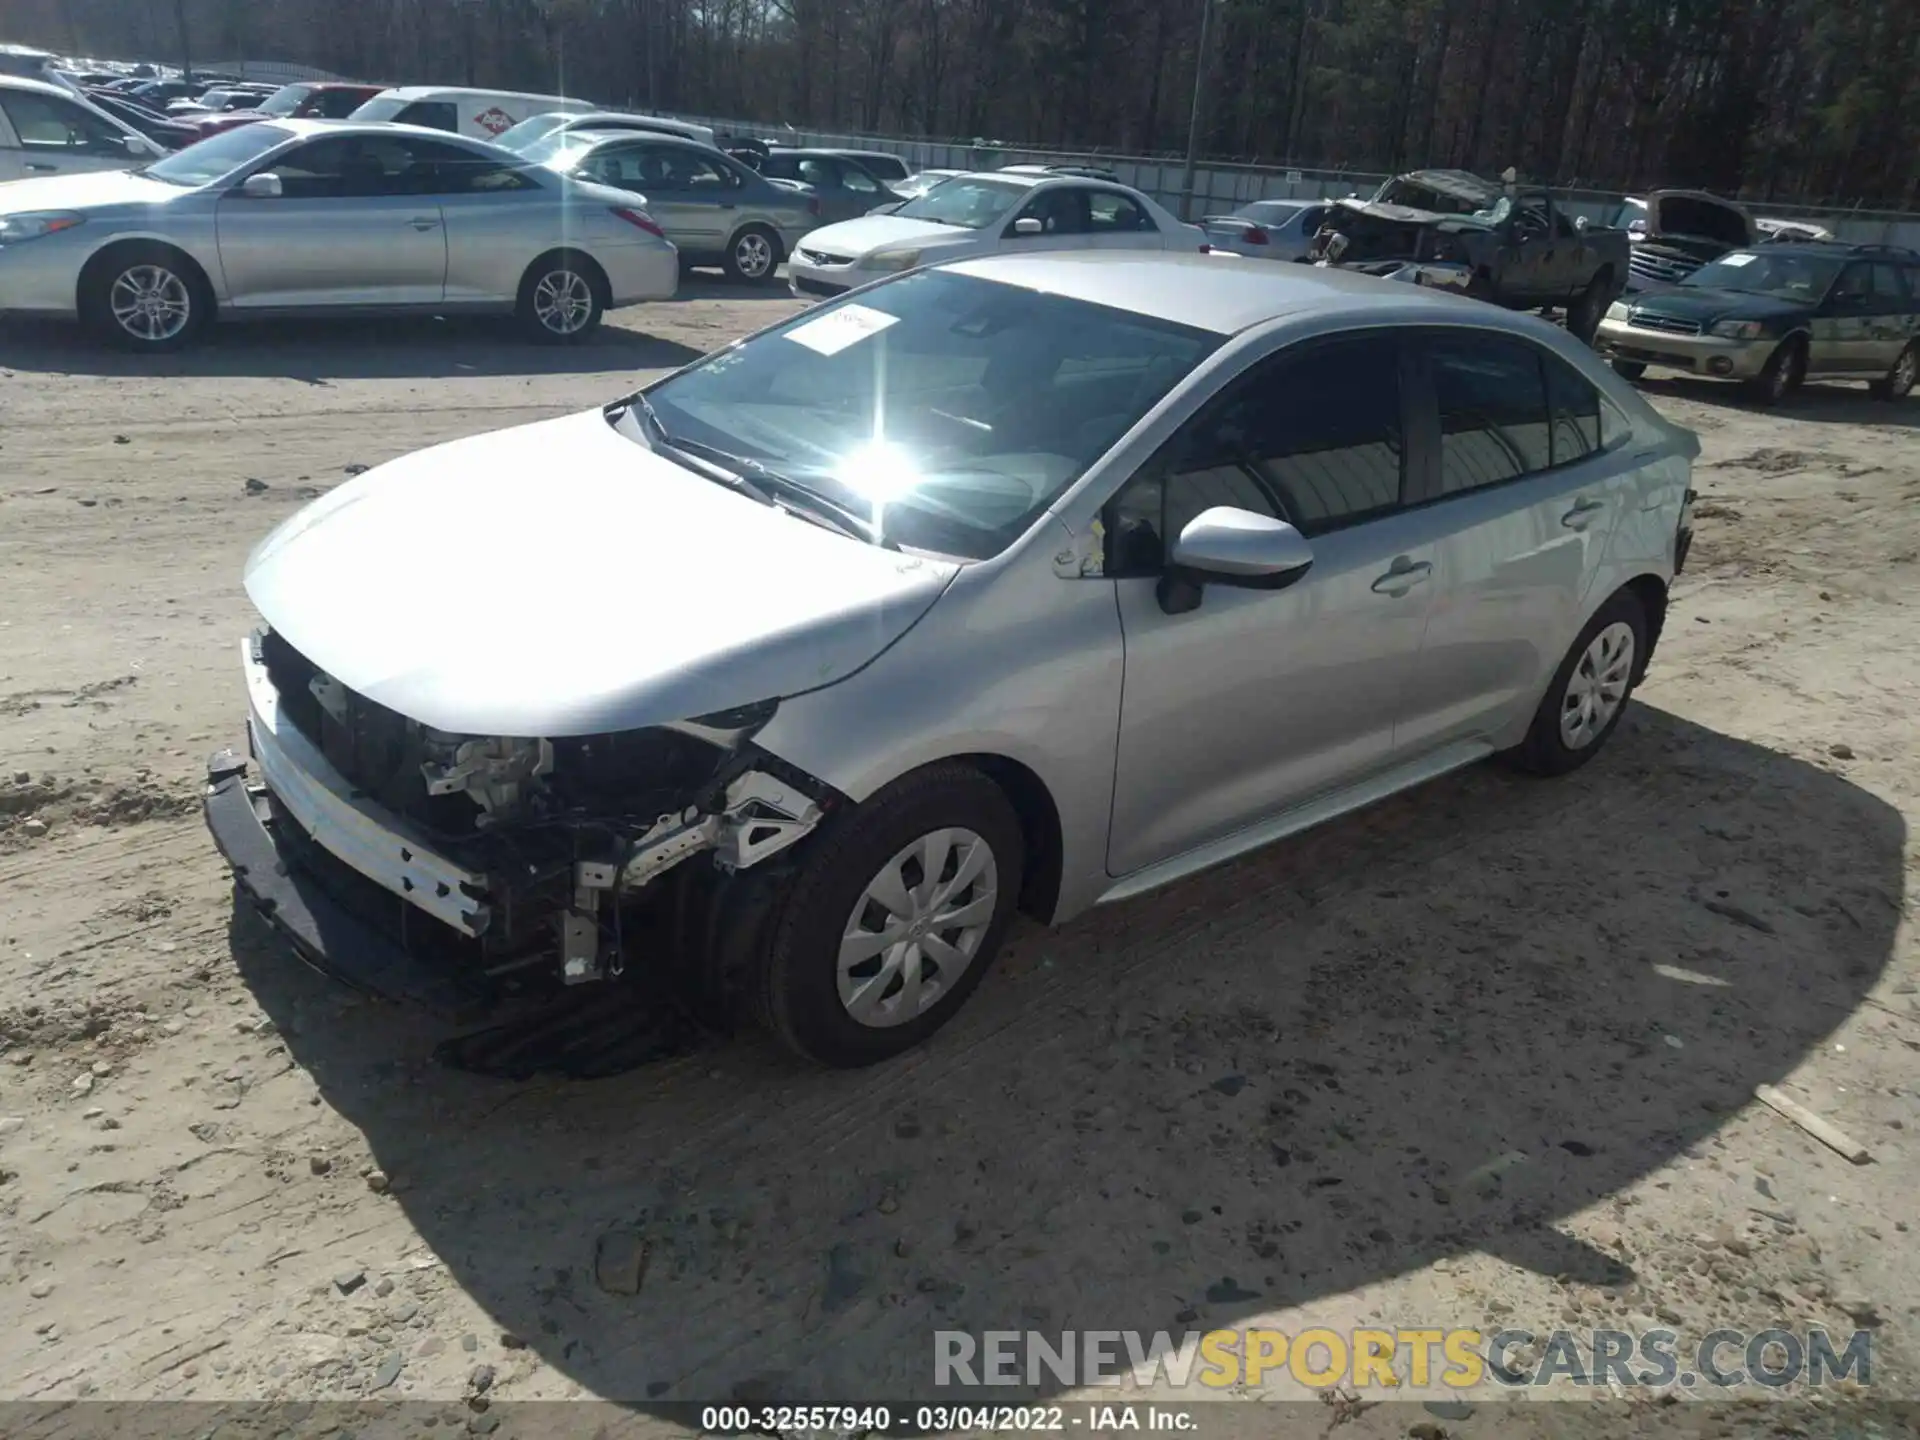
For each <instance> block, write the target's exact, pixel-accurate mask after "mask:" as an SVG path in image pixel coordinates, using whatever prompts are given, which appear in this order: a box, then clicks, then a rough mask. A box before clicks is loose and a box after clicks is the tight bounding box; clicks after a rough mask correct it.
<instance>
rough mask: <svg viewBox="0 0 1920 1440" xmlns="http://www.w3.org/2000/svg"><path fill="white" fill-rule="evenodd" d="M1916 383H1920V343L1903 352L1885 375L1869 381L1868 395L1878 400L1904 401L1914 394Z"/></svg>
mask: <svg viewBox="0 0 1920 1440" xmlns="http://www.w3.org/2000/svg"><path fill="white" fill-rule="evenodd" d="M1916 381H1920V341H1915V342H1914V343H1913V344H1911V345H1909V346H1907V348H1906V349H1904V350H1902V351H1901V352H1900V358H1899V359H1897V360H1895V361H1894V362H1893V368H1892V369H1891V370H1889V371H1887V373H1886V374H1885V375H1883V376H1881V377H1880V378H1879V379H1878V380H1869V381H1868V382H1867V393H1868V394H1869V395H1871V396H1873V398H1874V399H1876V400H1904V399H1906V397H1907V396H1908V395H1910V394H1911V393H1913V387H1914V384H1915V382H1916Z"/></svg>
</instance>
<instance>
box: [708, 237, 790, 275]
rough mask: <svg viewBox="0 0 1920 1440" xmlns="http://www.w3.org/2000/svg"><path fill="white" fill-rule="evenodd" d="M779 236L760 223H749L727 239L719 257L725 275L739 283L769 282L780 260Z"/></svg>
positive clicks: (782, 256)
mask: <svg viewBox="0 0 1920 1440" xmlns="http://www.w3.org/2000/svg"><path fill="white" fill-rule="evenodd" d="M785 258H786V257H785V256H784V255H782V254H781V253H780V237H779V236H778V235H776V234H774V233H773V231H771V230H769V229H768V228H767V227H766V226H764V225H749V226H747V227H746V228H745V229H744V230H742V231H741V232H740V233H739V234H738V235H735V236H734V237H733V238H732V239H731V240H729V241H728V242H727V253H726V256H725V258H724V260H723V261H722V263H723V264H724V265H725V267H726V271H727V278H728V279H729V280H732V281H735V282H737V283H739V284H742V285H771V284H772V283H773V282H774V280H775V279H776V278H777V275H778V271H779V269H780V262H781V261H782V260H784V259H785Z"/></svg>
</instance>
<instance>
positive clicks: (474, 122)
mask: <svg viewBox="0 0 1920 1440" xmlns="http://www.w3.org/2000/svg"><path fill="white" fill-rule="evenodd" d="M599 108H600V107H599V106H598V105H595V104H593V103H592V102H591V101H587V100H568V99H565V98H564V97H562V96H559V95H524V94H521V93H520V92H519V91H517V90H454V89H448V88H445V87H443V86H439V85H403V86H401V87H400V88H399V89H398V90H382V91H381V92H380V93H379V94H378V95H376V96H374V97H373V98H372V99H371V100H369V101H367V103H366V104H364V105H362V106H361V107H360V108H359V109H358V110H356V111H354V112H353V114H351V115H349V116H348V117H347V118H348V119H349V120H391V121H393V122H394V123H395V124H398V125H424V126H426V127H427V128H428V129H430V130H448V131H451V132H452V133H453V134H455V135H468V136H471V137H472V138H473V139H475V140H493V139H495V138H496V137H498V136H500V135H504V134H505V133H506V132H507V131H509V130H511V129H512V128H513V127H514V126H515V125H518V124H519V123H520V122H521V121H522V120H525V119H528V118H530V117H531V116H534V115H545V114H549V113H551V112H553V111H565V112H567V113H569V114H583V113H585V112H587V111H589V110H598V109H599Z"/></svg>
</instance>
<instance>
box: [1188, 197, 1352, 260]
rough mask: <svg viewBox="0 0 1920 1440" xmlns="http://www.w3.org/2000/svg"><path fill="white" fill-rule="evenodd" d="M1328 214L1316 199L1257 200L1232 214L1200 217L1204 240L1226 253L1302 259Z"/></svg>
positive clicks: (1265, 257)
mask: <svg viewBox="0 0 1920 1440" xmlns="http://www.w3.org/2000/svg"><path fill="white" fill-rule="evenodd" d="M1326 218H1327V207H1326V205H1325V204H1324V203H1323V202H1321V201H1317V200H1256V201H1254V202H1253V203H1252V204H1251V205H1242V206H1241V207H1240V208H1239V209H1238V210H1236V211H1234V212H1233V213H1232V214H1231V215H1208V216H1204V217H1203V218H1202V219H1201V221H1200V228H1201V229H1202V230H1205V231H1206V232H1207V243H1208V244H1209V245H1211V246H1212V247H1213V248H1214V249H1215V250H1217V251H1221V252H1224V253H1226V254H1229V255H1246V256H1250V257H1251V258H1253V259H1256V260H1305V259H1306V258H1307V251H1308V250H1309V249H1310V248H1311V247H1312V245H1313V237H1314V236H1315V235H1316V234H1318V233H1319V230H1320V222H1321V221H1322V220H1324V219H1326Z"/></svg>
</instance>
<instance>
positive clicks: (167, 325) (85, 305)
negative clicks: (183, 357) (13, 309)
mask: <svg viewBox="0 0 1920 1440" xmlns="http://www.w3.org/2000/svg"><path fill="white" fill-rule="evenodd" d="M80 292H81V293H80V314H81V318H82V319H84V320H85V321H86V323H87V325H88V326H89V328H91V329H92V330H93V332H94V333H95V334H96V335H98V336H99V337H100V338H101V339H102V340H105V341H106V342H107V343H108V344H111V345H117V346H118V347H120V348H121V349H123V350H134V351H146V352H148V353H152V354H162V353H165V352H167V351H172V350H179V349H181V348H183V347H184V346H186V345H188V344H190V343H191V342H192V341H193V339H194V337H195V336H196V335H198V334H199V332H200V329H201V327H202V326H204V325H205V324H206V322H207V321H208V320H209V319H210V318H211V317H212V313H213V296H212V294H211V293H209V291H208V289H207V283H206V281H205V280H204V279H202V278H201V276H200V272H199V271H198V270H197V269H196V268H195V267H194V266H193V265H192V264H191V263H190V262H189V261H188V260H187V259H186V257H185V256H183V255H181V254H180V253H179V252H177V251H175V250H172V249H170V248H169V247H167V246H165V245H130V246H126V247H123V248H121V249H118V250H116V251H113V252H111V253H110V254H109V255H108V256H107V257H106V258H105V259H104V260H100V261H96V262H94V263H93V264H92V265H91V266H89V268H88V271H87V274H86V276H85V278H84V279H83V280H82V281H81V285H80Z"/></svg>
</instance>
